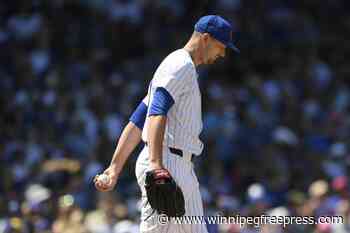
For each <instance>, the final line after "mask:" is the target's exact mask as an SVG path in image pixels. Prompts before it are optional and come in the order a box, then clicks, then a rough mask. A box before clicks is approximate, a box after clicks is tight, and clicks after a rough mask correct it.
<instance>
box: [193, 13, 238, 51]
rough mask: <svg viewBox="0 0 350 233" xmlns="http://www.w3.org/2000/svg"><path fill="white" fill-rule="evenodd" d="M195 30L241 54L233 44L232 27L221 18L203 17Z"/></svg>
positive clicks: (213, 16) (215, 16) (195, 26)
mask: <svg viewBox="0 0 350 233" xmlns="http://www.w3.org/2000/svg"><path fill="white" fill-rule="evenodd" d="M194 30H195V31H197V32H201V33H208V34H209V35H210V36H212V37H213V38H215V39H216V40H218V41H220V42H221V43H223V44H224V45H226V47H229V48H231V49H233V50H234V51H236V52H238V53H239V49H238V48H237V47H236V46H235V45H234V44H233V42H232V33H233V29H232V25H231V24H230V23H229V22H227V21H226V20H225V19H224V18H222V17H221V16H218V15H206V16H203V17H201V18H200V19H199V20H198V22H197V23H196V24H195V25H194Z"/></svg>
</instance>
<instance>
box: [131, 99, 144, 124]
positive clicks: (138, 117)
mask: <svg viewBox="0 0 350 233" xmlns="http://www.w3.org/2000/svg"><path fill="white" fill-rule="evenodd" d="M147 104H148V96H146V97H145V98H143V100H142V101H141V103H140V104H139V105H138V106H137V108H136V109H135V111H134V112H133V113H132V115H131V116H130V118H129V121H131V122H133V123H134V124H135V125H136V126H137V127H138V128H139V129H140V130H142V129H143V126H144V124H145V120H146V115H147V108H148V107H147Z"/></svg>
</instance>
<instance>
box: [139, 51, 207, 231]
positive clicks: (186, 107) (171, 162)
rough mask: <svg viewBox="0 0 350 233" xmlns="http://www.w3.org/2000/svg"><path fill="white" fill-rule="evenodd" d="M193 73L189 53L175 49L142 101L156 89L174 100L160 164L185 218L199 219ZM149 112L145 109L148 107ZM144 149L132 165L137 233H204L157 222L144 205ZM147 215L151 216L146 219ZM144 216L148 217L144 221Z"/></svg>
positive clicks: (198, 125)
mask: <svg viewBox="0 0 350 233" xmlns="http://www.w3.org/2000/svg"><path fill="white" fill-rule="evenodd" d="M197 77H198V75H197V72H196V69H195V65H194V63H193V61H192V58H191V56H190V54H189V53H188V52H187V51H186V50H184V49H179V50H176V51H174V52H172V53H171V54H169V55H168V56H167V57H166V58H165V59H164V60H163V61H162V63H161V64H160V65H159V67H158V69H157V70H156V72H155V74H154V76H153V79H152V81H151V85H150V88H149V90H148V93H147V96H146V97H145V98H144V100H143V102H144V103H145V104H146V105H149V103H151V102H152V98H153V93H154V92H155V89H156V88H157V87H163V88H165V89H166V90H167V91H168V92H169V94H170V95H171V96H172V97H173V99H174V105H173V106H172V107H171V108H170V110H169V112H168V114H167V124H166V128H165V133H164V141H163V165H164V167H165V168H166V169H168V170H169V172H170V174H171V175H172V177H173V178H174V180H175V181H176V183H177V184H178V185H179V186H180V187H181V189H182V191H183V193H184V197H185V208H186V213H185V215H187V216H203V204H202V199H201V195H200V192H199V183H198V180H197V177H196V175H195V173H194V170H193V164H192V162H191V156H192V154H195V155H199V154H201V152H202V150H203V143H202V142H201V141H200V139H199V134H200V132H201V131H202V109H201V94H200V90H199V86H198V81H197ZM148 111H149V108H148ZM147 128H148V119H147V118H146V121H145V125H144V127H143V131H142V139H143V141H147ZM169 147H173V148H177V149H181V150H182V151H183V154H184V155H183V157H180V156H178V155H174V154H171V152H170V151H169ZM148 164H149V161H148V148H147V146H145V148H144V149H143V150H142V152H141V154H140V155H139V157H138V159H137V162H136V177H137V181H138V184H139V186H140V188H141V191H142V204H143V208H142V211H141V212H142V213H141V225H140V231H141V232H142V233H148V232H154V233H183V232H184V233H206V232H207V229H206V226H205V225H204V224H202V225H201V224H182V225H180V224H174V223H173V222H171V221H170V222H169V223H167V224H165V225H160V224H158V223H157V214H156V213H154V214H153V215H151V214H152V209H151V207H150V205H149V204H148V203H147V198H146V192H145V189H144V185H145V172H146V170H147V169H148ZM150 215H151V217H149V216H150ZM147 217H148V218H147Z"/></svg>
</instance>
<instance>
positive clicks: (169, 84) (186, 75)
mask: <svg viewBox="0 0 350 233" xmlns="http://www.w3.org/2000/svg"><path fill="white" fill-rule="evenodd" d="M192 72H193V67H191V64H186V65H183V66H182V67H181V68H180V69H178V70H177V71H176V72H174V73H170V74H164V75H160V76H159V77H158V78H157V79H156V80H154V83H153V84H152V85H153V86H154V88H155V89H157V88H158V87H161V88H164V89H165V90H166V91H167V92H168V93H169V94H170V95H171V97H172V99H173V100H174V102H175V103H176V102H177V101H178V99H179V97H180V96H181V95H182V94H183V93H185V92H186V91H188V90H190V88H191V86H192V80H191V76H192Z"/></svg>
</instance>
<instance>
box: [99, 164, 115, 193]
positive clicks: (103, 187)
mask: <svg viewBox="0 0 350 233" xmlns="http://www.w3.org/2000/svg"><path fill="white" fill-rule="evenodd" d="M102 174H105V175H107V176H108V177H109V179H108V182H106V183H104V182H102V181H101V180H99V179H98V177H99V175H96V176H95V178H94V184H95V188H96V189H97V190H98V191H100V192H108V191H111V190H113V189H114V187H115V185H116V184H117V180H118V175H117V174H116V172H115V168H114V167H113V166H110V167H108V168H107V169H106V170H105V171H104V172H103V173H102Z"/></svg>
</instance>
